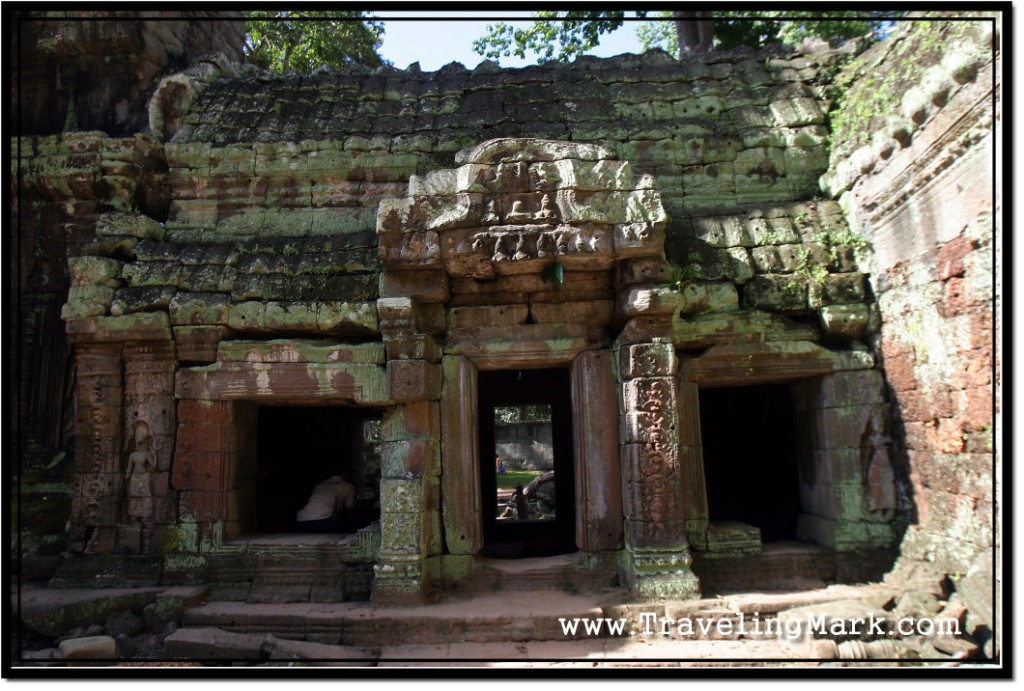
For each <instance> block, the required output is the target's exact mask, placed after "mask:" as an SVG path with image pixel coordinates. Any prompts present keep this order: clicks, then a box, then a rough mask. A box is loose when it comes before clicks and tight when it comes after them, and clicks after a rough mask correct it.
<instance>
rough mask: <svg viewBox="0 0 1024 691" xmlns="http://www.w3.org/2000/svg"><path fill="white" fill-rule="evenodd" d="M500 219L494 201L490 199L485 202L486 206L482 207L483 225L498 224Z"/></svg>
mask: <svg viewBox="0 0 1024 691" xmlns="http://www.w3.org/2000/svg"><path fill="white" fill-rule="evenodd" d="M500 221H501V218H500V217H499V216H498V204H497V202H495V200H493V199H491V200H490V201H488V202H487V206H486V207H484V217H483V222H484V223H499V222H500Z"/></svg>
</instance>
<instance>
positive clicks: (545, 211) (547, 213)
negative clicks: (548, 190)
mask: <svg viewBox="0 0 1024 691" xmlns="http://www.w3.org/2000/svg"><path fill="white" fill-rule="evenodd" d="M554 217H555V212H553V211H552V210H551V196H550V195H547V194H545V195H544V196H543V197H541V200H540V213H538V214H537V218H554Z"/></svg>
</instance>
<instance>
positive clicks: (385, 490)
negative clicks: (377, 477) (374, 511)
mask: <svg viewBox="0 0 1024 691" xmlns="http://www.w3.org/2000/svg"><path fill="white" fill-rule="evenodd" d="M378 315H379V318H380V326H381V333H382V334H383V337H384V343H385V348H386V349H387V353H388V364H387V372H388V390H389V398H390V399H391V400H392V401H395V402H396V405H393V406H391V407H390V408H389V409H388V411H387V412H386V413H385V416H384V421H383V435H384V444H383V458H382V463H381V481H380V491H381V516H380V525H381V546H380V552H379V553H378V559H377V563H376V565H375V566H374V581H373V594H372V599H373V601H374V602H377V603H387V604H400V603H408V602H420V601H422V600H423V599H424V597H425V595H426V593H427V591H428V590H429V584H428V582H427V581H428V577H427V572H426V558H427V557H428V556H431V555H433V554H438V553H440V551H441V523H440V521H441V519H440V494H441V493H440V477H439V476H440V457H439V452H440V449H439V447H440V436H441V432H440V412H439V407H440V404H439V400H440V398H441V365H440V364H438V362H437V358H438V356H439V351H435V350H434V349H433V348H431V344H432V342H433V339H432V338H431V337H430V336H429V335H427V334H424V333H423V332H422V330H421V329H419V328H418V325H417V319H416V316H417V315H416V311H415V310H414V303H413V301H412V300H411V299H410V298H406V297H398V298H381V299H380V300H378Z"/></svg>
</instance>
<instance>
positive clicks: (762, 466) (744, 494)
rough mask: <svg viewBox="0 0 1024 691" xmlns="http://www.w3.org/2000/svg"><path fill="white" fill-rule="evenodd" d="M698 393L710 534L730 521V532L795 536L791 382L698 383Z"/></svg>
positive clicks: (769, 538) (749, 536) (763, 537)
mask: <svg viewBox="0 0 1024 691" xmlns="http://www.w3.org/2000/svg"><path fill="white" fill-rule="evenodd" d="M699 398H700V426H701V441H702V445H703V455H704V475H705V480H706V486H707V497H708V517H709V519H710V521H711V533H712V535H714V534H715V533H716V527H717V528H721V527H722V526H726V527H727V528H728V532H729V533H730V534H731V535H732V538H731V539H733V540H739V539H741V538H742V539H746V540H748V541H750V542H753V541H754V539H755V538H756V537H757V536H758V533H759V537H760V541H761V542H779V541H784V540H794V539H796V535H797V523H798V518H799V515H800V513H801V504H800V484H799V483H800V477H799V464H798V458H799V452H798V447H797V439H796V432H795V422H794V413H793V402H792V395H791V391H790V387H789V385H788V384H758V385H751V386H736V387H715V388H701V390H700V393H699ZM740 524H742V525H740ZM744 526H746V527H744ZM753 529H756V532H755V531H754V530H753Z"/></svg>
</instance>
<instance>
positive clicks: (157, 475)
mask: <svg viewBox="0 0 1024 691" xmlns="http://www.w3.org/2000/svg"><path fill="white" fill-rule="evenodd" d="M176 369H177V362H176V359H175V349H174V343H173V342H171V341H146V342H133V343H127V344H125V346H124V444H123V447H122V448H124V449H125V453H124V465H123V473H124V502H123V504H122V511H121V525H120V527H119V528H118V546H119V547H120V548H121V549H122V550H124V551H127V552H134V553H139V552H160V551H161V542H162V541H161V540H160V539H159V538H160V536H161V534H162V529H163V527H164V526H167V525H170V524H172V523H174V522H175V519H176V514H177V512H176V510H175V503H176V499H175V497H174V496H172V492H171V489H170V471H171V459H172V457H173V456H174V441H175V436H176V432H177V428H176V425H177V423H176V403H175V399H174V373H175V371H176ZM154 537H155V538H157V539H155V540H154Z"/></svg>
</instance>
